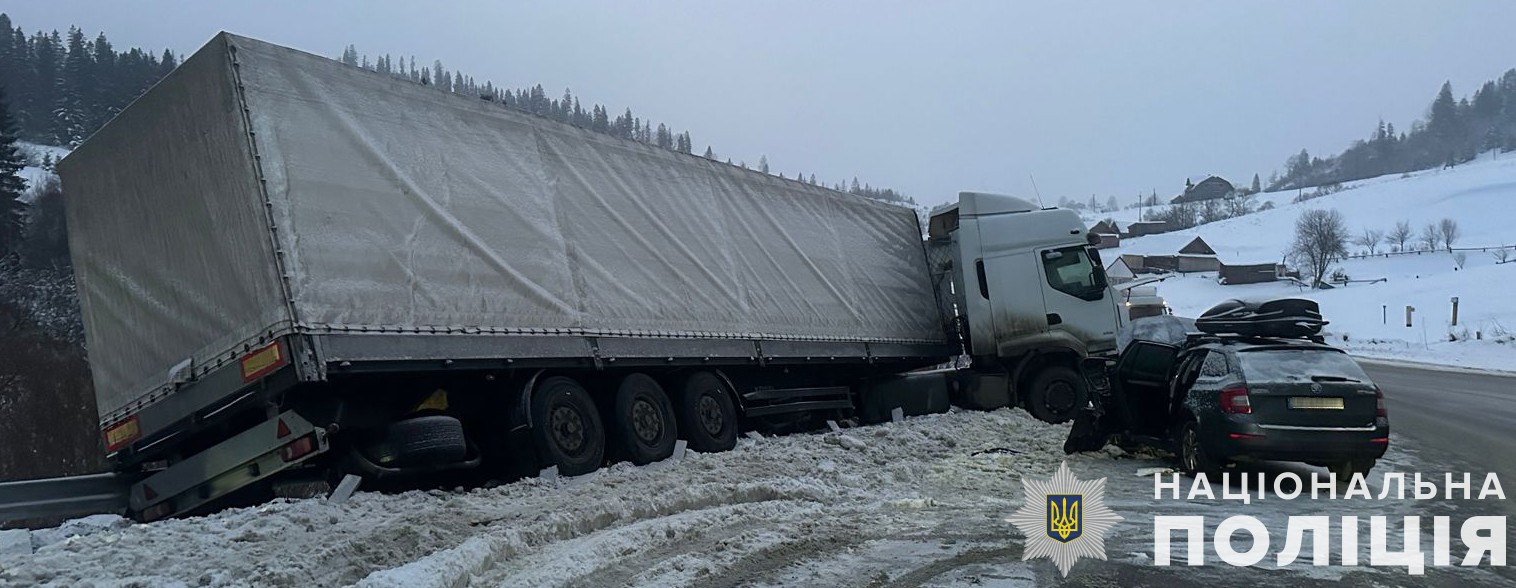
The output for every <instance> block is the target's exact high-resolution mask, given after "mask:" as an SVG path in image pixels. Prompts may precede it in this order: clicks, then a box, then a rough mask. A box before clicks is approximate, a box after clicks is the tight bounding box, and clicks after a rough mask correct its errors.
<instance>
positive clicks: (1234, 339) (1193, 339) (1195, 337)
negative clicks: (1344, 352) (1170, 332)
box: [1184, 333, 1326, 346]
mask: <svg viewBox="0 0 1516 588" xmlns="http://www.w3.org/2000/svg"><path fill="white" fill-rule="evenodd" d="M1307 341H1308V342H1311V343H1317V344H1321V345H1325V344H1326V337H1324V336H1322V335H1321V334H1319V333H1318V334H1312V335H1297V336H1293V337H1286V336H1265V335H1249V334H1241V333H1186V334H1185V341H1184V343H1185V346H1192V345H1199V344H1201V343H1222V344H1226V343H1244V344H1252V345H1268V344H1274V345H1290V344H1294V343H1300V342H1307Z"/></svg>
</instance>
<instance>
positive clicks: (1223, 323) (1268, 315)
mask: <svg viewBox="0 0 1516 588" xmlns="http://www.w3.org/2000/svg"><path fill="white" fill-rule="evenodd" d="M1326 324H1327V321H1326V320H1324V319H1322V318H1321V307H1320V306H1318V305H1317V304H1316V302H1315V301H1314V300H1306V299H1303V298H1280V299H1277V300H1269V301H1267V302H1249V301H1242V300H1227V301H1225V302H1222V303H1220V304H1217V305H1216V306H1212V307H1211V309H1210V310H1207V311H1205V312H1204V313H1201V315H1200V317H1199V318H1197V319H1195V328H1196V329H1198V330H1200V331H1201V332H1203V333H1210V334H1213V335H1222V334H1236V335H1242V336H1245V337H1286V338H1313V337H1316V336H1318V335H1320V334H1321V327H1322V326H1324V325H1326Z"/></svg>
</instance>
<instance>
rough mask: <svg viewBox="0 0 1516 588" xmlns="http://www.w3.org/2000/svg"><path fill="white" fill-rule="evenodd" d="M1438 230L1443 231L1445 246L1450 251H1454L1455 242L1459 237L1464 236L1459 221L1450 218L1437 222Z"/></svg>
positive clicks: (1443, 243)
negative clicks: (1459, 228) (1459, 227)
mask: <svg viewBox="0 0 1516 588" xmlns="http://www.w3.org/2000/svg"><path fill="white" fill-rule="evenodd" d="M1437 230H1438V231H1439V232H1440V233H1442V245H1443V247H1446V248H1447V250H1448V251H1452V250H1453V243H1454V242H1456V241H1458V237H1460V236H1462V235H1460V231H1459V230H1458V221H1455V220H1453V219H1450V218H1445V219H1442V220H1441V221H1439V222H1438V223H1437Z"/></svg>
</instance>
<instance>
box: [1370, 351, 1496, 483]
mask: <svg viewBox="0 0 1516 588" xmlns="http://www.w3.org/2000/svg"><path fill="white" fill-rule="evenodd" d="M1361 365H1362V366H1363V369H1364V371H1365V372H1368V374H1369V377H1371V378H1373V379H1374V382H1375V383H1377V384H1379V386H1380V388H1382V389H1383V390H1384V396H1385V407H1386V408H1387V409H1388V410H1389V413H1390V442H1391V443H1394V442H1395V441H1396V439H1406V438H1409V439H1411V440H1413V441H1414V442H1415V443H1416V445H1417V446H1418V447H1419V448H1421V450H1422V452H1423V457H1425V458H1431V459H1434V460H1437V461H1442V462H1445V463H1447V464H1448V465H1449V466H1452V467H1449V468H1448V469H1449V470H1452V471H1455V472H1462V471H1468V472H1471V473H1473V474H1474V475H1475V479H1476V480H1481V479H1482V478H1483V475H1482V473H1483V472H1491V471H1493V472H1496V473H1498V474H1500V480H1501V482H1502V483H1503V484H1512V483H1513V482H1516V374H1513V375H1510V376H1505V375H1495V374H1481V373H1473V372H1456V371H1441V370H1432V369H1424V368H1415V367H1401V366H1395V365H1389V364H1384V363H1369V362H1367V361H1365V362H1363V363H1362V364H1361ZM1478 484H1479V482H1477V481H1476V482H1475V486H1476V491H1477V486H1478ZM1513 487H1516V486H1513ZM1511 491H1512V488H1506V492H1507V493H1508V496H1509V493H1510V492H1511Z"/></svg>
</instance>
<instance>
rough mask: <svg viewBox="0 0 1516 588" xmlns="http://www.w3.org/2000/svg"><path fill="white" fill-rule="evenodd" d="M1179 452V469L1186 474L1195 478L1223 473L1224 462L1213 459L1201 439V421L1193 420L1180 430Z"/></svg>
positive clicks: (1178, 439) (1177, 452)
mask: <svg viewBox="0 0 1516 588" xmlns="http://www.w3.org/2000/svg"><path fill="white" fill-rule="evenodd" d="M1177 441H1178V445H1179V447H1178V451H1176V452H1175V453H1176V454H1177V455H1178V456H1179V468H1180V469H1182V470H1184V473H1186V474H1189V475H1191V476H1194V475H1196V474H1198V473H1204V474H1205V475H1207V476H1212V475H1215V474H1216V473H1218V472H1220V471H1221V466H1222V462H1221V461H1220V460H1217V459H1215V458H1213V457H1211V455H1210V453H1209V452H1207V451H1206V449H1205V443H1204V442H1203V441H1202V440H1201V438H1200V421H1198V420H1196V419H1194V418H1191V419H1190V420H1188V421H1186V422H1185V423H1184V426H1182V427H1180V428H1179V436H1178V437H1177Z"/></svg>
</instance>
